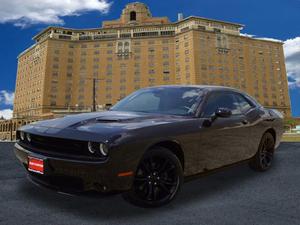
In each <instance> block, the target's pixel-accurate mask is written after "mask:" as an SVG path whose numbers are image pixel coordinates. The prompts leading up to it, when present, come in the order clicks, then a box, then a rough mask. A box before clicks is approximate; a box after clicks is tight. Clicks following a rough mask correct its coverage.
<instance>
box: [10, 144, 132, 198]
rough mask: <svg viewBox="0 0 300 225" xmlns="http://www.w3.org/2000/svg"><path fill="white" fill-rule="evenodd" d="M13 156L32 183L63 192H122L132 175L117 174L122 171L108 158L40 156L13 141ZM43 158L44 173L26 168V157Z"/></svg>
mask: <svg viewBox="0 0 300 225" xmlns="http://www.w3.org/2000/svg"><path fill="white" fill-rule="evenodd" d="M14 151H15V155H16V157H17V158H18V160H19V161H20V162H21V163H22V164H23V166H24V167H25V169H26V170H27V172H28V175H29V176H28V177H29V178H30V180H31V181H33V182H34V183H36V184H39V185H42V186H45V187H47V188H51V189H54V190H56V191H61V192H67V193H80V192H85V191H99V192H102V193H112V192H123V191H127V190H129V189H130V188H131V185H132V181H133V177H132V176H126V177H119V176H118V174H119V173H120V172H124V171H126V168H124V169H122V168H120V166H119V165H118V164H116V165H115V164H113V163H112V160H108V161H103V162H102V161H99V162H98V161H86V160H85V161H80V160H73V159H67V158H56V157H49V156H44V155H41V154H38V153H35V152H32V151H30V150H29V149H25V148H24V147H22V146H21V145H19V144H18V143H16V144H15V148H14ZM29 156H31V157H36V158H39V159H43V161H44V174H43V175H40V174H37V173H34V172H30V171H28V157H29Z"/></svg>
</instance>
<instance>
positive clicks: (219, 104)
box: [202, 92, 242, 117]
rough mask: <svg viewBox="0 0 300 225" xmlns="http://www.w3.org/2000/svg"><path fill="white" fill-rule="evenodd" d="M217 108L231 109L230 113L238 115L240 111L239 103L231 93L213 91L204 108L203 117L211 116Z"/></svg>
mask: <svg viewBox="0 0 300 225" xmlns="http://www.w3.org/2000/svg"><path fill="white" fill-rule="evenodd" d="M218 108H227V109H230V110H231V111H232V115H240V114H241V113H242V112H241V110H240V107H239V103H238V102H237V100H236V98H235V97H234V95H233V94H231V93H221V92H220V93H214V94H212V95H210V96H209V98H208V101H207V103H206V105H205V106H204V110H203V113H202V116H203V117H211V116H213V115H214V113H215V111H216V110H217V109H218Z"/></svg>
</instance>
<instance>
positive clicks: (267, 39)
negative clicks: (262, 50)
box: [255, 37, 283, 42]
mask: <svg viewBox="0 0 300 225" xmlns="http://www.w3.org/2000/svg"><path fill="white" fill-rule="evenodd" d="M255 39H258V40H263V41H273V42H283V41H282V40H279V39H275V38H266V37H258V38H255Z"/></svg>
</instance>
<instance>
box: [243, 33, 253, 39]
mask: <svg viewBox="0 0 300 225" xmlns="http://www.w3.org/2000/svg"><path fill="white" fill-rule="evenodd" d="M241 36H243V37H249V38H253V37H255V35H253V34H247V33H244V34H243V33H241Z"/></svg>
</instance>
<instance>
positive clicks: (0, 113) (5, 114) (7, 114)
mask: <svg viewBox="0 0 300 225" xmlns="http://www.w3.org/2000/svg"><path fill="white" fill-rule="evenodd" d="M12 115H13V111H12V110H11V109H3V110H0V118H2V117H3V118H4V119H6V120H9V119H11V118H12Z"/></svg>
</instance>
